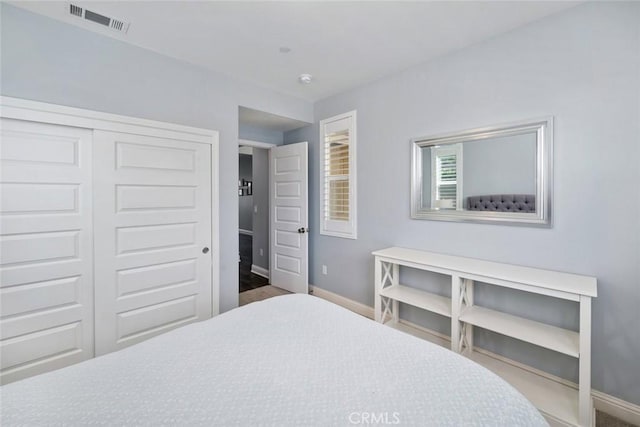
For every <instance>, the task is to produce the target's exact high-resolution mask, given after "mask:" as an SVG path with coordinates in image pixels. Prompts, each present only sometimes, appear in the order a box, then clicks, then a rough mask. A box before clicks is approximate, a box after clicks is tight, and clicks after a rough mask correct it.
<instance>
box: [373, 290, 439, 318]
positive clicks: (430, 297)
mask: <svg viewBox="0 0 640 427" xmlns="http://www.w3.org/2000/svg"><path fill="white" fill-rule="evenodd" d="M380 296H383V297H386V298H391V299H392V300H395V301H398V302H402V303H406V304H411V305H413V306H416V307H419V308H421V309H423V310H427V311H431V312H433V313H437V314H440V315H442V316H446V317H451V298H447V297H443V296H440V295H436V294H432V293H430V292H426V291H421V290H419V289H415V288H410V287H409V286H404V285H393V286H389V287H387V288H384V289H382V290H380Z"/></svg>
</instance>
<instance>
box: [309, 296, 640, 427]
mask: <svg viewBox="0 0 640 427" xmlns="http://www.w3.org/2000/svg"><path fill="white" fill-rule="evenodd" d="M309 289H310V293H312V294H313V295H315V296H317V297H319V298H322V299H324V300H327V301H330V302H332V303H334V304H337V305H339V306H342V307H344V308H346V309H348V310H351V311H353V312H355V313H358V314H360V315H362V316H365V317H368V318H369V319H373V318H374V316H375V313H374V310H373V307H369V306H368V305H365V304H362V303H359V302H357V301H353V300H352V299H349V298H346V297H343V296H342V295H338V294H336V293H333V292H330V291H327V290H324V289H322V288H318V287H316V286H312V285H309ZM400 322H401V323H402V324H404V325H406V326H408V327H410V328H414V329H417V330H419V331H421V332H423V333H427V334H431V335H433V336H435V337H437V338H439V339H442V340H446V341H450V338H449V337H448V336H445V335H442V334H440V333H438V332H436V331H433V330H430V329H428V328H425V327H423V326H420V325H416V324H414V323H411V322H407V321H406V320H402V319H401V320H400ZM474 351H479V352H481V353H483V354H485V355H487V356H489V357H493V358H495V359H498V360H502V361H505V362H507V363H510V364H512V365H515V366H518V367H521V368H523V369H526V370H527V371H529V372H532V373H534V374H536V375H540V376H542V377H545V378H549V379H553V380H554V381H558V382H561V383H564V384H567V385H569V386H571V387H574V388H577V387H578V386H577V384H575V383H572V382H571V381H567V380H564V379H560V378H557V377H555V376H553V375H551V374H548V373H546V372H543V371H540V370H537V369H534V368H531V367H528V366H526V365H522V364H521V363H519V362H516V361H514V360H511V359H508V358H506V357H504V356H501V355H499V354H495V353H492V352H490V351H487V350H484V349H474ZM591 396H592V397H593V406H594V407H595V409H597V410H599V411H602V412H606V413H607V414H609V415H612V416H614V417H616V418H619V419H621V420H622V421H624V422H627V423H629V424H632V425H638V426H640V405H635V404H633V403H631V402H627V401H625V400H622V399H619V398H617V397H614V396H611V395H609V394H606V393H603V392H601V391H598V390H593V389H592V390H591Z"/></svg>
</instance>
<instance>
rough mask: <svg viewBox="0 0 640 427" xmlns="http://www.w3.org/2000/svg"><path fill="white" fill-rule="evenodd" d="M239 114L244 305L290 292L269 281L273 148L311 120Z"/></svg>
mask: <svg viewBox="0 0 640 427" xmlns="http://www.w3.org/2000/svg"><path fill="white" fill-rule="evenodd" d="M238 116H239V123H238V124H239V126H238V129H239V133H238V215H239V218H238V228H239V230H238V243H239V252H240V254H239V283H238V291H239V293H240V295H239V303H240V305H244V304H248V303H250V302H253V301H258V300H262V299H265V298H269V297H272V296H277V295H282V294H284V293H288V292H287V291H285V290H282V289H279V288H277V287H274V286H271V284H270V283H269V277H270V263H271V261H270V246H271V242H270V229H269V227H270V225H269V223H270V217H269V213H270V207H269V203H270V198H269V197H270V196H269V167H270V165H269V162H270V149H271V148H272V147H276V146H280V145H283V144H284V141H285V133H286V132H288V131H291V130H294V129H298V128H301V127H304V126H308V125H309V123H306V122H301V121H298V120H294V119H289V118H286V117H281V116H277V115H274V114H270V113H267V112H264V111H259V110H254V109H250V108H246V107H239V114H238Z"/></svg>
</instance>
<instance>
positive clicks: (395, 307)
mask: <svg viewBox="0 0 640 427" xmlns="http://www.w3.org/2000/svg"><path fill="white" fill-rule="evenodd" d="M399 284H400V266H399V265H398V264H393V267H392V270H391V285H392V286H398V285H399ZM391 307H392V308H391V310H392V314H393V321H394V323H398V322H399V321H400V303H399V302H398V301H396V300H393V303H392V306H391Z"/></svg>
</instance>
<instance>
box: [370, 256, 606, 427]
mask: <svg viewBox="0 0 640 427" xmlns="http://www.w3.org/2000/svg"><path fill="white" fill-rule="evenodd" d="M373 255H374V256H375V316H376V321H378V322H384V323H387V324H389V325H390V326H393V327H397V328H398V329H402V330H405V331H407V328H406V327H404V328H403V326H402V325H403V323H402V321H401V320H400V318H399V304H400V303H404V304H409V305H412V306H415V307H419V308H421V309H424V310H427V311H430V312H433V313H437V314H440V315H442V316H446V317H449V318H451V350H453V351H455V352H457V353H462V354H464V355H465V356H468V357H469V358H471V359H473V360H475V361H476V362H478V363H480V364H482V365H484V366H485V367H487V368H488V369H490V370H492V371H494V372H496V373H497V374H498V375H500V376H502V377H503V378H504V379H505V380H507V381H508V382H509V383H511V384H512V385H513V386H514V387H515V388H517V389H518V390H519V391H520V392H521V393H523V394H524V395H525V396H526V397H527V398H529V400H531V401H532V402H533V404H534V405H536V406H537V407H538V409H539V410H540V411H541V412H542V414H543V415H545V418H547V420H548V421H549V422H550V423H552V424H554V425H579V426H584V427H587V426H592V425H593V423H594V417H593V404H592V399H591V298H593V297H596V296H597V281H596V279H595V278H593V277H587V276H580V275H575V274H568V273H560V272H556V271H549V270H540V269H536V268H529V267H521V266H516V265H509V264H500V263H496V262H489V261H482V260H478V259H472V258H463V257H457V256H450V255H443V254H438V253H432V252H424V251H418V250H413V249H404V248H397V247H393V248H388V249H383V250H380V251H375V252H373ZM401 266H402V267H410V268H415V269H419V270H425V271H431V272H435V273H440V274H445V275H448V276H451V296H452V297H451V298H448V297H445V296H441V295H437V294H434V293H430V292H426V291H423V290H419V289H415V288H411V287H409V286H405V285H402V284H400V283H399V277H400V267H401ZM476 281H477V282H482V283H487V284H490V285H495V286H498V287H504V288H512V289H518V290H521V291H525V292H531V293H535V294H541V295H547V296H550V297H555V298H561V299H565V300H569V301H574V302H576V303H578V304H579V305H580V327H579V329H580V330H579V331H572V330H567V329H562V328H558V327H556V326H551V325H548V324H545V323H540V322H537V321H533V320H529V319H526V318H523V317H519V316H514V315H511V314H506V313H502V312H499V311H495V310H491V309H488V308H484V307H481V306H478V305H474V303H473V284H474V282H476ZM474 326H477V327H480V328H484V329H487V330H491V331H494V332H497V333H499V334H502V335H506V336H509V337H512V338H517V339H519V340H522V341H526V342H528V343H531V344H535V345H538V346H541V347H544V348H548V349H550V350H554V351H557V352H559V353H563V354H566V355H569V356H572V357H575V358H578V360H579V385H578V389H577V390H576V389H575V388H573V387H571V386H570V385H568V384H567V383H566V382H563V381H561V380H558V381H554V380H552V379H549V378H551V376H549V377H543V376H541V375H538V374H536V373H535V371H536V370H535V369H533V368H528V367H526V366H524V365H520V364H518V363H515V362H513V363H509V362H507V361H505V360H504V359H502V360H500V359H497V358H492V357H488V356H487V355H486V352H479V351H474V347H473V327H474ZM409 329H410V328H409ZM408 332H410V331H408ZM422 335H423V336H422V338H427V339H430V338H428V337H425V336H424V333H423V334H422ZM430 340H431V341H434V342H438V343H439V344H444V343H443V340H442V339H430Z"/></svg>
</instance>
